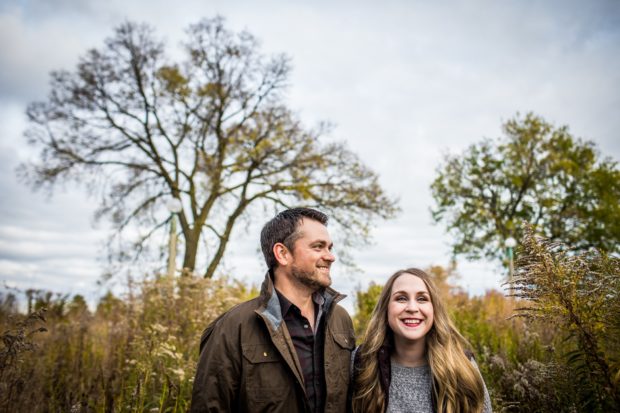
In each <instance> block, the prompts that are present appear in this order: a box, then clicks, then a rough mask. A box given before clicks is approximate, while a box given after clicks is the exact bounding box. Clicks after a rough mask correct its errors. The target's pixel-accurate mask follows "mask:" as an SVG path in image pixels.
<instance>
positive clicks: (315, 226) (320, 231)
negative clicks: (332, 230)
mask: <svg viewBox="0 0 620 413" xmlns="http://www.w3.org/2000/svg"><path fill="white" fill-rule="evenodd" d="M297 231H298V233H299V237H300V238H309V239H312V240H313V241H325V242H327V243H331V237H330V236H329V231H328V230H327V226H325V225H323V224H322V223H320V222H319V221H315V220H313V219H309V218H303V219H302V220H301V222H300V223H299V226H298V227H297Z"/></svg>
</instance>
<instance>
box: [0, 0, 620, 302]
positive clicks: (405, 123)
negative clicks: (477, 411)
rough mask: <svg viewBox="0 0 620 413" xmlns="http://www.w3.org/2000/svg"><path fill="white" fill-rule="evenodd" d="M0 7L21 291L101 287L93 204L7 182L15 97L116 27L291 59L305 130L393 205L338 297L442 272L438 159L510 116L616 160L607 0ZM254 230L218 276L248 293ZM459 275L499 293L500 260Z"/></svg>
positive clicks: (615, 49)
mask: <svg viewBox="0 0 620 413" xmlns="http://www.w3.org/2000/svg"><path fill="white" fill-rule="evenodd" d="M7 4H8V5H5V6H4V7H2V8H0V95H2V98H1V100H0V118H1V119H3V122H0V190H1V191H2V193H3V194H4V195H5V196H6V195H9V197H8V198H7V197H5V196H3V198H2V202H1V204H0V212H1V216H0V256H1V257H7V256H12V257H14V258H13V259H6V258H5V259H4V261H2V262H1V263H0V270H1V271H2V273H1V277H0V278H3V279H4V277H10V278H11V280H17V279H21V280H25V281H20V282H21V284H20V285H25V284H26V283H41V285H44V283H48V282H53V285H55V286H62V285H65V286H67V285H71V286H76V285H77V283H79V282H82V283H85V284H84V285H92V284H94V280H95V279H96V278H97V276H98V268H99V267H98V265H99V264H98V263H97V262H96V261H95V259H94V257H95V256H96V254H97V251H99V243H100V241H98V240H102V239H103V233H102V231H101V230H97V231H95V230H93V229H92V228H91V225H90V222H91V214H92V211H93V210H94V207H93V205H92V204H93V200H89V201H86V200H85V197H84V196H83V195H81V192H80V190H77V189H75V188H72V187H67V189H66V190H65V191H64V192H62V191H61V192H60V193H59V194H56V195H55V196H54V197H53V198H51V199H50V200H48V199H47V198H46V197H44V196H43V195H42V194H38V193H37V194H33V193H31V192H30V191H28V190H27V189H25V188H23V186H22V185H21V184H19V183H17V182H16V181H15V177H14V173H13V169H14V167H15V165H16V164H17V162H18V161H20V160H25V159H27V158H28V157H30V156H32V151H31V150H28V149H25V148H24V147H23V139H22V138H21V132H22V130H23V128H24V126H25V120H24V117H23V110H24V105H25V102H27V101H29V100H33V99H42V98H44V96H45V94H46V88H47V79H48V73H49V71H50V70H52V69H61V68H62V69H73V67H74V66H75V63H76V62H77V60H78V57H79V56H80V55H81V54H82V53H84V52H85V51H86V50H87V49H88V48H90V47H93V46H98V45H101V44H102V39H103V38H105V37H107V36H109V35H111V34H112V30H113V27H114V26H115V25H117V24H119V23H120V22H122V21H123V20H125V19H132V20H136V21H146V22H148V23H151V24H153V25H154V26H155V27H156V29H157V33H158V34H159V35H161V36H162V37H164V38H165V39H167V45H168V47H169V49H175V48H176V47H177V45H178V41H179V39H181V38H182V37H183V29H184V28H185V27H186V26H187V24H189V23H193V22H196V21H197V20H198V18H200V17H203V16H205V17H211V16H213V15H215V14H216V13H220V14H222V15H224V16H225V17H226V18H227V19H228V23H229V26H231V27H232V28H234V29H236V30H238V29H244V28H246V29H248V30H249V31H250V32H251V33H253V34H255V35H256V36H257V37H258V38H259V39H260V40H261V41H262V45H263V51H265V52H266V53H274V52H285V53H287V54H289V55H291V56H292V58H293V67H294V71H293V73H292V76H291V79H290V83H291V88H290V90H289V93H288V101H289V103H290V106H291V107H292V108H293V109H294V110H296V111H298V113H299V114H300V116H301V117H302V119H303V120H304V122H306V124H308V125H313V124H315V123H316V122H317V121H319V120H330V121H333V122H334V123H335V124H336V126H337V128H336V129H335V131H334V132H333V134H332V136H331V137H330V138H332V139H336V140H346V141H347V143H348V144H349V146H350V147H351V148H352V149H353V150H354V151H355V152H357V153H358V154H359V155H360V156H361V157H362V159H363V160H364V161H365V162H366V163H367V164H368V165H370V166H371V167H372V168H373V169H374V170H375V171H377V172H378V173H379V174H380V176H381V183H382V185H383V186H384V187H385V188H387V189H388V190H389V191H390V193H392V194H394V195H398V196H399V197H400V198H401V206H402V208H403V213H402V215H401V216H400V217H399V218H398V219H397V220H394V221H391V222H388V223H381V224H380V227H379V228H377V230H376V231H375V243H374V244H373V245H372V246H370V247H369V248H366V249H364V250H362V251H359V252H357V253H356V254H355V258H356V260H357V262H358V264H359V265H360V267H361V268H362V269H363V270H364V273H363V274H356V275H354V276H350V275H346V274H344V272H341V270H339V269H338V268H337V266H336V267H335V275H334V279H335V286H336V287H337V288H342V289H345V290H346V292H348V293H351V291H352V288H353V287H354V286H355V285H356V283H357V282H358V281H359V282H360V283H361V284H362V285H365V284H366V283H367V282H368V281H369V280H371V279H373V280H376V281H381V279H382V277H383V279H385V278H387V276H389V275H390V274H391V273H392V272H394V271H395V270H396V269H398V268H401V267H405V266H409V265H416V266H426V265H429V264H431V263H434V264H447V262H448V260H449V248H448V242H449V238H448V237H447V236H446V235H445V234H444V233H443V230H442V228H441V227H437V226H432V225H431V223H430V214H429V212H428V208H429V206H430V204H431V197H430V193H429V189H428V186H429V184H430V182H431V181H432V178H433V176H434V169H435V167H436V165H437V163H438V162H439V160H440V159H441V155H442V153H443V152H444V151H446V150H450V151H451V152H458V151H461V150H462V149H463V148H465V147H466V146H468V145H470V144H471V143H473V142H476V141H478V140H479V139H481V138H482V137H494V136H498V135H499V134H500V124H501V122H502V121H504V120H506V119H508V118H510V117H512V116H513V115H514V114H515V113H516V112H517V111H521V112H522V113H524V112H527V111H530V110H533V111H535V112H537V113H539V114H541V115H543V116H544V117H546V118H547V119H548V120H549V121H552V122H554V123H556V124H558V125H559V124H568V125H570V127H571V130H572V132H573V133H574V134H576V135H577V136H583V137H585V138H588V139H592V140H594V141H595V142H596V143H597V144H598V145H599V147H600V148H601V151H602V152H603V153H604V154H607V155H610V156H612V157H614V158H615V159H616V160H618V159H620V140H618V139H617V131H618V130H619V129H620V118H618V116H617V113H618V111H619V110H620V99H619V97H620V96H619V94H620V92H619V91H620V53H619V51H620V50H619V49H620V6H619V3H617V2H614V1H608V2H605V1H597V2H589V3H584V2H579V1H569V2H566V1H562V2H560V1H527V2H523V1H504V2H497V1H490V0H484V1H476V2H471V1H449V2H441V3H437V2H435V3H431V2H424V1H414V2H411V1H385V2H382V3H381V4H379V3H376V2H370V1H357V2H351V1H348V2H328V1H319V2H311V3H308V2H290V1H289V2H284V1H277V0H271V1H265V2H241V1H210V2H204V1H198V0H190V1H187V2H184V3H183V6H182V7H180V6H179V5H178V4H177V3H173V2H170V1H164V0H154V1H151V2H149V3H148V4H146V3H145V2H142V1H135V2H123V1H120V0H113V1H109V2H94V1H91V2H81V1H79V2H78V1H77V0H75V1H72V0H62V1H55V2H53V3H49V4H51V5H46V4H48V3H46V2H43V1H35V2H28V4H29V6H28V8H23V7H24V6H23V5H24V4H25V3H23V2H16V1H13V2H9V3H7ZM177 53H178V52H177ZM260 226H261V223H254V224H253V225H251V226H250V230H249V231H248V232H247V233H245V232H244V231H243V230H242V229H241V228H239V229H238V230H237V231H236V233H235V235H234V237H235V238H234V240H233V241H232V243H231V246H230V247H229V253H228V255H227V257H226V261H225V267H224V268H225V269H226V270H227V272H230V273H231V274H233V275H235V276H241V277H245V278H246V279H247V280H249V281H251V282H255V283H257V282H260V280H261V279H262V276H263V267H264V265H263V263H262V262H261V256H260V254H259V253H257V251H256V249H257V246H258V231H259V230H260ZM67 229H70V230H67ZM46 253H47V254H46ZM46 255H47V256H46ZM52 256H56V257H58V259H57V260H56V261H50V260H52V259H53V258H52ZM72 257H73V258H72ZM51 262H53V263H54V265H51V264H50V263H51ZM57 268H61V270H57ZM460 269H461V273H462V274H463V278H462V280H461V283H462V284H463V285H465V286H468V288H469V289H470V290H471V291H472V292H474V293H482V292H484V290H485V289H487V288H498V286H499V283H500V282H501V276H500V275H499V274H498V272H499V271H498V268H496V267H495V265H494V264H488V263H461V264H460ZM19 277H22V278H19ZM50 280H51V281H50ZM352 280H354V281H355V282H353V283H352V282H351V281H352ZM14 282H17V281H14ZM89 283H91V284H89ZM61 288H62V287H61ZM345 304H346V303H345Z"/></svg>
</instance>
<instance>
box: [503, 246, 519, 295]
mask: <svg viewBox="0 0 620 413" xmlns="http://www.w3.org/2000/svg"><path fill="white" fill-rule="evenodd" d="M504 246H505V247H506V255H507V256H508V265H509V267H508V268H509V270H508V282H509V283H510V289H511V290H512V276H513V274H514V270H515V268H514V248H515V247H516V246H517V240H516V239H514V238H513V237H508V238H506V241H504Z"/></svg>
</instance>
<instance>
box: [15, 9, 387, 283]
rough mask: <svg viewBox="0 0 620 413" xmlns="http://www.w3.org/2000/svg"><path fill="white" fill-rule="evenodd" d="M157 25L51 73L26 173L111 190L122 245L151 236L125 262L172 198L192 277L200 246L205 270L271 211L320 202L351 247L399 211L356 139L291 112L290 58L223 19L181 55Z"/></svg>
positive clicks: (200, 29)
mask: <svg viewBox="0 0 620 413" xmlns="http://www.w3.org/2000/svg"><path fill="white" fill-rule="evenodd" d="M153 32H154V31H153V29H151V28H149V27H147V26H145V25H137V24H134V23H125V24H123V25H121V26H120V27H118V28H117V29H116V31H115V33H114V36H112V37H111V38H109V39H107V40H106V42H105V45H104V46H103V47H101V48H97V49H92V50H90V51H88V52H87V53H86V54H85V55H84V56H83V57H82V58H81V59H80V61H79V63H78V65H77V68H76V70H75V71H73V72H69V71H64V70H63V71H58V72H53V73H52V75H51V77H52V81H51V92H50V94H49V97H48V99H47V100H45V101H42V102H35V103H32V104H31V105H30V106H29V108H28V110H27V114H28V118H29V122H30V128H29V129H28V130H27V132H26V137H27V139H28V141H29V143H30V144H32V145H34V146H35V147H36V148H38V149H40V156H39V158H38V160H36V161H35V162H33V163H30V164H24V165H21V167H20V169H19V173H20V176H22V177H23V178H24V179H25V180H26V182H28V183H30V184H31V185H32V186H33V187H35V188H36V187H40V186H43V187H46V188H48V189H50V190H51V189H52V188H53V186H54V184H56V183H58V182H59V181H61V182H62V181H71V180H73V181H77V182H78V183H81V184H83V185H84V186H86V187H87V188H89V189H90V190H91V191H93V192H95V191H96V192H97V193H100V194H102V201H101V207H100V208H99V210H98V212H97V214H96V215H97V217H103V216H105V217H109V218H111V220H112V222H113V225H114V228H115V232H114V234H115V235H116V236H118V238H117V239H127V234H128V233H132V231H128V229H129V228H132V226H133V229H134V230H135V229H137V231H134V232H133V233H136V232H138V233H139V234H140V235H139V236H138V237H137V238H136V239H133V241H134V242H135V244H134V246H135V247H136V249H134V248H127V247H126V246H121V247H120V248H119V247H114V248H112V249H111V251H116V252H118V254H117V255H116V257H117V258H125V259H126V258H129V257H128V251H134V250H137V251H138V253H140V252H142V251H144V248H145V247H146V246H148V242H147V241H148V240H149V239H152V237H153V234H155V233H157V232H160V230H162V229H163V228H164V227H165V225H166V223H167V222H168V220H169V219H170V214H169V213H168V212H167V210H166V208H165V207H164V204H165V202H166V201H167V200H169V199H170V198H177V199H179V200H181V202H182V206H183V209H182V211H181V212H180V213H179V214H178V217H179V222H180V233H181V238H182V240H183V241H184V245H183V248H184V252H183V268H184V269H187V270H189V271H193V270H194V269H195V268H196V266H197V263H196V259H197V257H198V256H199V255H198V252H199V250H202V251H204V252H206V253H205V254H204V255H201V256H204V257H205V261H206V263H205V264H206V265H205V268H206V270H205V271H204V276H205V277H207V278H210V277H212V276H213V274H214V272H215V270H216V268H217V266H218V264H219V263H220V261H221V259H222V257H223V255H224V252H225V250H226V246H227V244H228V241H229V239H230V235H231V232H232V230H233V228H234V227H235V224H236V223H237V222H238V221H239V219H240V218H242V217H246V218H247V219H250V218H249V217H250V216H251V215H254V214H256V213H259V214H260V213H261V209H260V207H261V206H262V207H263V208H273V209H275V208H283V207H288V206H297V205H304V206H309V207H315V208H319V209H321V210H323V211H325V212H327V213H328V214H329V215H330V216H331V217H332V219H333V221H335V222H337V223H338V224H340V225H341V227H342V229H343V232H344V234H345V236H344V237H343V239H344V240H345V241H347V242H349V243H359V242H364V241H365V240H366V239H367V236H368V232H369V228H370V227H371V225H372V222H373V221H374V220H375V219H376V218H378V217H382V218H388V217H391V216H392V215H394V213H395V212H396V209H397V208H396V203H395V201H394V200H392V199H390V198H389V197H387V196H386V194H385V193H384V191H383V189H382V188H381V187H380V185H379V183H378V179H377V175H376V174H375V173H374V172H372V171H371V170H370V169H369V168H368V167H366V165H364V164H363V163H362V162H361V161H360V159H359V158H358V157H357V156H356V155H355V154H354V153H353V152H351V151H350V150H349V149H347V147H346V146H345V145H344V144H340V143H323V142H322V141H321V139H322V138H323V136H325V135H326V133H327V132H328V128H327V127H325V126H324V125H319V126H318V127H317V128H315V129H308V128H306V127H304V126H303V125H302V124H301V123H300V121H299V120H298V119H297V118H296V116H294V115H293V113H292V112H291V110H289V109H288V108H287V107H286V105H285V103H284V97H283V92H284V91H285V89H286V86H287V82H288V75H289V71H290V67H289V60H288V58H287V57H286V56H282V55H278V56H271V57H265V56H263V55H261V54H260V53H259V47H258V42H257V40H256V39H255V38H254V37H253V36H252V35H251V34H249V33H247V32H241V33H233V32H231V31H229V30H227V29H226V27H225V26H224V21H223V19H222V18H215V19H205V20H202V21H200V22H199V23H197V24H195V25H191V26H190V27H189V29H188V31H187V35H188V37H187V41H186V42H185V45H184V46H185V47H184V52H185V54H184V56H185V57H184V58H183V59H181V60H178V61H175V60H173V59H172V58H171V57H169V56H168V55H166V53H165V49H164V46H163V44H162V43H161V42H160V41H158V40H157V39H156V38H155V36H154V33H153ZM251 207H254V209H252V208H251ZM121 235H125V237H121ZM110 245H113V243H112V242H111V243H110ZM129 255H131V257H132V258H133V255H132V254H131V253H129Z"/></svg>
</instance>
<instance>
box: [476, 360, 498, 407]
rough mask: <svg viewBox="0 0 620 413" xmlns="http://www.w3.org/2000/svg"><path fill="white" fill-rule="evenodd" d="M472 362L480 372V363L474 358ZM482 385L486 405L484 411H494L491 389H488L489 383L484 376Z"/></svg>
mask: <svg viewBox="0 0 620 413" xmlns="http://www.w3.org/2000/svg"><path fill="white" fill-rule="evenodd" d="M471 364H473V365H474V367H475V368H476V370H478V373H480V369H479V368H478V364H477V363H476V360H474V359H473V358H472V359H471ZM480 377H482V374H480ZM482 387H483V388H484V406H483V408H482V411H483V412H484V413H493V407H492V405H491V397H489V391H488V390H487V385H486V384H485V382H484V377H482Z"/></svg>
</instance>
